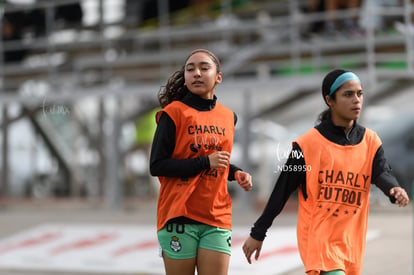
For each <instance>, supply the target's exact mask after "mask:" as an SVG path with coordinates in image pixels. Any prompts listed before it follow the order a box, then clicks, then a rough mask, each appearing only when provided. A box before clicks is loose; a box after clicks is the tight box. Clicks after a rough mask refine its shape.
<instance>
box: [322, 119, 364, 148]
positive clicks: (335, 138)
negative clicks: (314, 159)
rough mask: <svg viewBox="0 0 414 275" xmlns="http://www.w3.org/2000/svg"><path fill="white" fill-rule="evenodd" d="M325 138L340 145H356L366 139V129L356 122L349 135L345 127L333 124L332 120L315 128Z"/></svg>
mask: <svg viewBox="0 0 414 275" xmlns="http://www.w3.org/2000/svg"><path fill="white" fill-rule="evenodd" d="M315 128H316V129H317V130H318V131H319V132H320V133H321V134H322V135H323V136H324V137H325V138H327V139H328V140H330V141H332V142H334V143H336V144H339V145H355V144H358V143H360V142H361V140H362V138H363V137H364V133H365V128H364V127H362V126H361V125H359V124H358V123H357V122H356V121H355V122H354V125H353V126H352V128H351V130H350V131H349V132H348V134H345V127H342V126H337V125H335V124H333V122H332V120H324V121H322V122H321V123H320V124H319V125H317V126H316V127H315Z"/></svg>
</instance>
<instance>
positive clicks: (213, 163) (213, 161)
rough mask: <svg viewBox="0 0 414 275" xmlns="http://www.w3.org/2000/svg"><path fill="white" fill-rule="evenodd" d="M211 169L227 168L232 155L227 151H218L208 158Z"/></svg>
mask: <svg viewBox="0 0 414 275" xmlns="http://www.w3.org/2000/svg"><path fill="white" fill-rule="evenodd" d="M208 158H209V160H210V168H227V166H228V165H229V161H230V153H229V152H226V151H217V152H214V153H213V154H211V155H209V156H208Z"/></svg>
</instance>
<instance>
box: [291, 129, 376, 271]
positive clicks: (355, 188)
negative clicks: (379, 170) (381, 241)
mask: <svg viewBox="0 0 414 275" xmlns="http://www.w3.org/2000/svg"><path fill="white" fill-rule="evenodd" d="M297 143H298V144H299V146H300V147H301V149H302V151H303V155H304V158H305V163H306V167H309V169H308V171H307V172H306V191H307V195H308V198H307V200H305V199H304V197H303V196H302V195H299V211H298V224H297V238H298V247H299V252H300V256H301V258H302V261H303V263H304V265H305V268H306V271H310V270H326V271H329V270H335V269H342V270H344V271H345V273H346V274H347V275H359V274H360V272H361V267H362V262H363V258H364V251H365V242H366V232H367V223H368V208H369V205H368V204H369V190H370V185H371V174H372V164H373V160H374V156H375V154H376V152H377V150H378V148H379V146H380V145H381V141H380V139H379V137H378V136H377V134H376V133H375V132H373V131H371V130H370V129H366V131H365V135H364V137H363V139H362V141H361V142H360V143H359V144H357V145H349V146H341V145H338V144H335V143H333V142H331V141H329V140H327V139H326V138H325V137H324V136H322V135H321V134H320V133H319V132H318V130H316V129H315V128H313V129H311V130H309V131H308V132H307V133H305V134H304V135H303V136H301V137H299V138H298V140H297ZM309 170H310V171H309Z"/></svg>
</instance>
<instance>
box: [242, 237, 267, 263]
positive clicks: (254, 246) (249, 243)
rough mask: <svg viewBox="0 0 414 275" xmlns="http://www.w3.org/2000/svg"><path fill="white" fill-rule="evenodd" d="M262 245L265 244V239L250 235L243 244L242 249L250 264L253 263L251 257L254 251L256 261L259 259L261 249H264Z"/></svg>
mask: <svg viewBox="0 0 414 275" xmlns="http://www.w3.org/2000/svg"><path fill="white" fill-rule="evenodd" d="M262 245H263V241H258V240H255V239H253V238H252V237H250V236H249V237H248V238H247V239H246V241H245V242H244V244H243V247H242V249H243V252H244V256H246V259H247V262H248V263H249V264H251V263H252V260H251V257H252V255H253V253H255V255H254V259H255V260H256V261H257V260H258V259H259V256H260V251H261V250H262Z"/></svg>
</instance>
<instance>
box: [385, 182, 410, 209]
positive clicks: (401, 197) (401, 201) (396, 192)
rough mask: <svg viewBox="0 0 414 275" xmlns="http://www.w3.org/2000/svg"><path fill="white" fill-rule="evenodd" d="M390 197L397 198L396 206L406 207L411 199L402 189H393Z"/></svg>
mask: <svg viewBox="0 0 414 275" xmlns="http://www.w3.org/2000/svg"><path fill="white" fill-rule="evenodd" d="M390 195H391V196H393V197H394V198H395V204H397V205H398V206H400V207H401V206H406V205H407V204H408V202H409V201H410V199H409V198H408V195H407V192H405V190H404V189H403V188H401V187H393V188H391V190H390Z"/></svg>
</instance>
